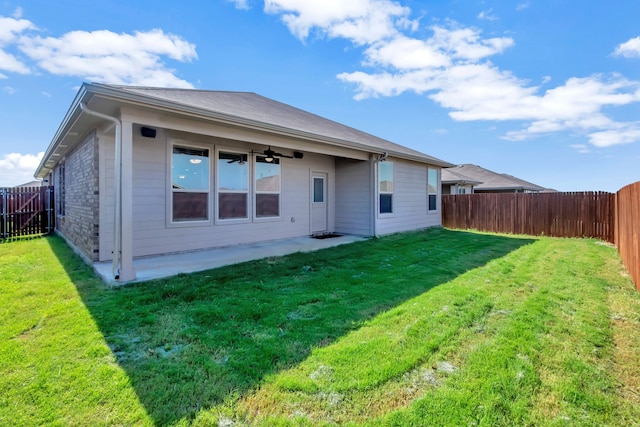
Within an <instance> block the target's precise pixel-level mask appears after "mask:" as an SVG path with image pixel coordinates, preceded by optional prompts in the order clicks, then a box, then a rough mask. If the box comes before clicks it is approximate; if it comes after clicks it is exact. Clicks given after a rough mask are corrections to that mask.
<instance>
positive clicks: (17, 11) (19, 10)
mask: <svg viewBox="0 0 640 427" xmlns="http://www.w3.org/2000/svg"><path fill="white" fill-rule="evenodd" d="M22 13H23V10H22V8H21V7H16V9H15V10H14V11H13V13H12V14H11V16H12V17H13V18H16V19H20V18H22Z"/></svg>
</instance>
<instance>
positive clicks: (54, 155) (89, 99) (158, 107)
mask: <svg viewBox="0 0 640 427" xmlns="http://www.w3.org/2000/svg"><path fill="white" fill-rule="evenodd" d="M82 103H84V104H86V105H89V106H90V107H91V108H92V109H94V110H97V111H99V112H101V113H103V114H106V115H110V116H114V117H118V116H119V115H120V109H121V108H122V107H125V106H126V107H134V108H135V107H137V108H143V109H147V110H153V111H162V112H164V113H168V114H171V115H178V116H182V117H188V118H191V119H195V120H204V121H208V122H215V123H217V124H222V125H228V126H231V127H239V128H244V129H252V130H255V131H259V132H264V133H268V134H275V135H279V136H285V137H291V138H297V139H302V140H305V141H308V142H314V143H319V144H326V145H330V146H336V147H341V148H348V149H353V150H359V151H364V152H367V153H373V154H383V153H387V154H388V155H389V156H393V157H396V158H400V159H406V160H412V161H416V162H421V163H425V164H431V165H434V166H440V167H443V168H446V167H452V166H454V165H453V164H451V163H448V162H445V161H443V160H440V159H435V158H431V157H430V156H426V155H425V156H424V157H423V156H420V155H413V154H409V153H402V152H400V151H393V150H388V149H384V150H383V149H376V148H375V147H372V146H369V145H366V144H361V143H357V142H354V141H348V140H343V139H338V138H333V137H328V136H324V135H318V134H316V133H311V132H305V131H301V130H298V129H291V128H287V127H283V126H277V125H274V124H271V123H265V122H260V121H255V120H250V119H246V118H243V117H238V116H233V115H228V114H224V113H219V112H215V111H211V110H208V109H205V108H200V107H197V106H190V105H186V104H181V103H177V102H173V101H171V100H166V99H161V98H155V97H151V96H146V95H143V94H139V93H134V92H131V91H127V90H123V89H121V88H118V87H114V86H109V85H103V84H98V83H84V84H83V85H82V86H81V87H80V89H79V91H78V93H77V94H76V97H75V98H74V100H73V102H72V103H71V106H70V107H69V110H68V111H67V113H66V115H65V116H64V119H63V120H62V122H61V124H60V126H59V127H58V130H57V131H56V133H55V135H54V137H53V139H52V141H51V143H50V144H49V147H48V148H47V150H46V152H45V154H44V156H43V158H42V160H41V162H40V165H39V166H38V168H37V169H36V173H35V175H34V176H35V177H36V178H40V179H42V178H44V177H46V176H47V174H48V173H49V172H50V171H51V170H52V169H53V167H54V166H55V164H56V163H57V161H58V159H60V158H62V157H63V156H64V155H65V154H66V153H67V152H68V151H69V150H71V149H72V148H73V146H74V144H77V143H78V140H79V139H80V138H81V137H82V136H83V135H84V134H86V133H87V132H89V131H90V130H91V129H92V128H97V127H98V128H99V127H101V126H104V124H105V123H104V121H103V120H102V119H100V118H97V117H95V116H91V115H89V114H86V113H84V112H83V111H82V109H81V108H80V105H81V104H82Z"/></svg>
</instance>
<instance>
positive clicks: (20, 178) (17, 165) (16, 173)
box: [0, 152, 44, 187]
mask: <svg viewBox="0 0 640 427" xmlns="http://www.w3.org/2000/svg"><path fill="white" fill-rule="evenodd" d="M42 156H44V152H40V153H38V154H35V155H34V154H20V153H10V154H3V155H2V157H1V158H0V187H14V186H16V185H20V184H25V183H27V182H30V181H33V180H34V179H35V178H34V177H33V174H34V173H35V171H36V168H37V167H38V165H39V164H40V160H41V159H42Z"/></svg>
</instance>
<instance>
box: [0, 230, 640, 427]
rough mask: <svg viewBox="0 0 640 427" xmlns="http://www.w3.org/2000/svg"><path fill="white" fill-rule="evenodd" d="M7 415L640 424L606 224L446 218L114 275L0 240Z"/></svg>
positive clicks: (633, 331)
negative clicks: (349, 240) (118, 281)
mask: <svg viewBox="0 0 640 427" xmlns="http://www.w3.org/2000/svg"><path fill="white" fill-rule="evenodd" d="M0 325H1V329H0V425H12V426H20V425H24V426H31V425H61V426H70V425H71V426H73V425H79V426H80V425H82V426H85V425H214V426H217V425H222V426H231V425H314V426H315V425H325V424H326V425H333V424H340V425H344V424H349V425H373V426H377V425H385V426H386V425H398V426H406V425H416V426H423V425H486V426H494V425H505V426H506V425H562V426H564V425H580V426H583V425H594V426H596V425H597V426H600V425H612V426H629V425H640V424H638V423H639V421H638V420H640V293H638V292H637V291H636V290H635V289H634V287H633V284H632V282H631V280H630V278H629V276H628V274H626V271H625V270H624V267H623V266H622V264H621V262H620V259H619V257H618V255H617V252H616V250H615V248H613V247H611V246H609V245H606V244H603V243H602V242H599V241H596V240H579V239H555V238H533V237H526V236H515V237H514V236H504V235H495V234H484V233H471V232H460V231H450V230H444V229H432V230H428V231H424V232H417V233H406V234H398V235H393V236H388V237H384V238H379V239H371V240H368V241H364V242H360V243H355V244H351V245H345V246H340V247H337V248H332V249H329V250H324V251H320V252H315V253H309V254H294V255H291V256H287V257H282V258H268V259H265V260H261V261H255V262H249V263H245V264H241V265H237V266H231V267H225V268H220V269H216V270H210V271H206V272H202V273H196V274H190V275H180V276H177V277H173V278H170V279H165V280H157V281H153V282H147V283H143V284H137V285H132V286H126V287H122V288H119V289H115V290H110V289H107V288H106V287H105V286H104V285H103V284H102V283H101V282H100V281H99V280H98V279H97V278H96V277H95V276H94V275H93V274H92V272H91V270H90V268H89V267H87V266H86V265H85V264H83V263H82V261H81V260H80V259H79V258H78V257H76V256H75V255H74V254H73V253H72V251H71V250H70V249H69V248H68V247H67V246H66V245H65V244H64V242H63V241H62V240H61V239H59V238H56V237H48V238H40V239H33V240H27V241H16V242H11V243H5V244H0Z"/></svg>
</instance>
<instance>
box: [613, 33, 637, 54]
mask: <svg viewBox="0 0 640 427" xmlns="http://www.w3.org/2000/svg"><path fill="white" fill-rule="evenodd" d="M613 54H614V55H616V56H623V57H625V58H640V37H636V38H633V39H630V40H627V41H626V42H624V43H621V44H619V45H618V47H616V50H615V51H614V52H613Z"/></svg>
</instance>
